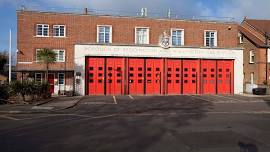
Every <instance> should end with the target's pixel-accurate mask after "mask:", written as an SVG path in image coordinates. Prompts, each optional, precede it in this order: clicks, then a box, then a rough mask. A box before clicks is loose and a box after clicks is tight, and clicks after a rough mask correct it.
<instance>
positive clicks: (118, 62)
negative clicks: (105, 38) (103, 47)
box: [106, 58, 124, 95]
mask: <svg viewBox="0 0 270 152" xmlns="http://www.w3.org/2000/svg"><path fill="white" fill-rule="evenodd" d="M106 72H107V76H106V94H109V95H120V94H123V93H124V58H107V67H106Z"/></svg>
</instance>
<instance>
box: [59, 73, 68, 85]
mask: <svg viewBox="0 0 270 152" xmlns="http://www.w3.org/2000/svg"><path fill="white" fill-rule="evenodd" d="M60 74H63V75H64V81H63V82H64V83H63V84H60V79H59V78H60V77H59V75H60ZM65 81H66V78H65V73H58V85H59V86H60V85H65Z"/></svg>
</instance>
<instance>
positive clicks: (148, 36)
mask: <svg viewBox="0 0 270 152" xmlns="http://www.w3.org/2000/svg"><path fill="white" fill-rule="evenodd" d="M138 29H146V31H147V37H146V43H138V42H137V30H138ZM149 33H150V28H149V27H139V26H138V27H135V44H149V39H150V34H149Z"/></svg>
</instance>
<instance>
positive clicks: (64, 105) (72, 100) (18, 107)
mask: <svg viewBox="0 0 270 152" xmlns="http://www.w3.org/2000/svg"><path fill="white" fill-rule="evenodd" d="M82 98H83V97H82V96H75V97H54V98H51V99H49V100H46V101H42V102H39V103H36V104H34V105H30V104H10V105H1V106H0V114H1V113H2V114H6V113H13V114H15V113H48V112H56V111H60V110H65V109H68V108H72V107H74V106H76V105H77V104H78V102H79V101H80V100H81V99H82Z"/></svg>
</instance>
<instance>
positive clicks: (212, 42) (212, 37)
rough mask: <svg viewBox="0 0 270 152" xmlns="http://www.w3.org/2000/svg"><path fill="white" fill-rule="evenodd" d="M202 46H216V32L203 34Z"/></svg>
mask: <svg viewBox="0 0 270 152" xmlns="http://www.w3.org/2000/svg"><path fill="white" fill-rule="evenodd" d="M204 46H208V47H215V46H217V31H205V32H204Z"/></svg>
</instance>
